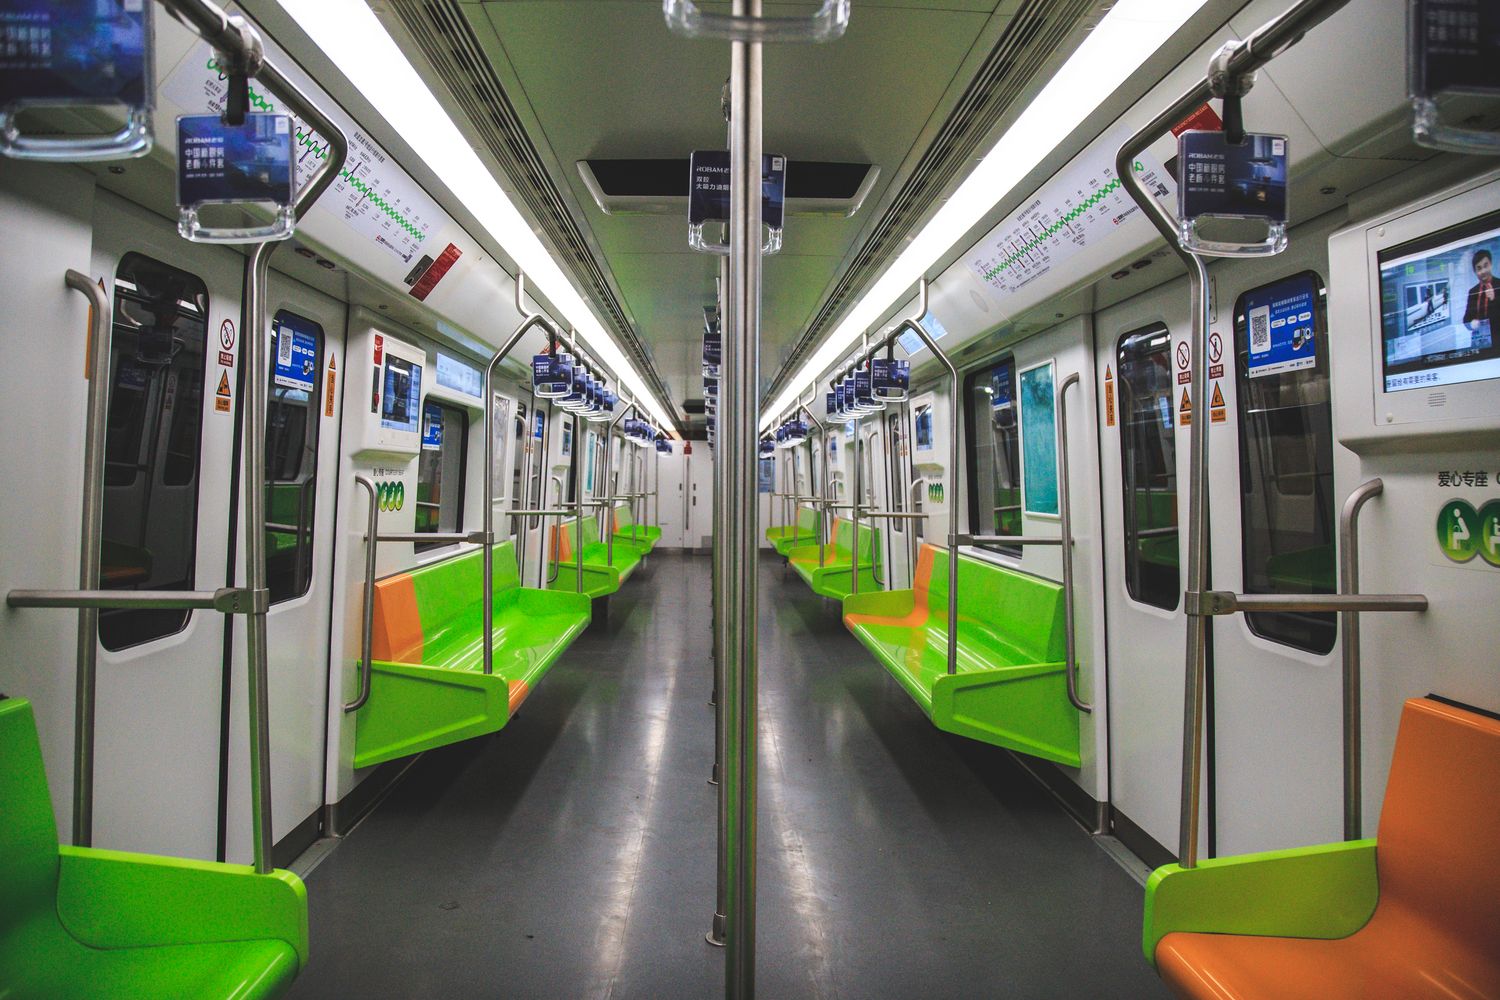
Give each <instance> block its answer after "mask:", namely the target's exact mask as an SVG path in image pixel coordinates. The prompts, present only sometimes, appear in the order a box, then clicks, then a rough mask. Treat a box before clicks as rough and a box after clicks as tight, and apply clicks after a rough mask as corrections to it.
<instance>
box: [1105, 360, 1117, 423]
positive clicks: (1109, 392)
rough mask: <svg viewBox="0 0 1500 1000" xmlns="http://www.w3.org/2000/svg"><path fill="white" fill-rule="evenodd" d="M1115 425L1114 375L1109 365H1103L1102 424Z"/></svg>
mask: <svg viewBox="0 0 1500 1000" xmlns="http://www.w3.org/2000/svg"><path fill="white" fill-rule="evenodd" d="M1114 425H1115V376H1114V372H1112V371H1110V367H1109V365H1105V366H1104V426H1106V427H1113V426H1114Z"/></svg>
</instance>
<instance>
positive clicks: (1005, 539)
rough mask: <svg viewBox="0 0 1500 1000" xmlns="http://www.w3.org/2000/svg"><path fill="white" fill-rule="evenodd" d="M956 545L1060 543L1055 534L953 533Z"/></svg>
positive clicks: (1060, 540) (1061, 541)
mask: <svg viewBox="0 0 1500 1000" xmlns="http://www.w3.org/2000/svg"><path fill="white" fill-rule="evenodd" d="M954 538H955V540H956V541H955V544H958V545H1061V544H1062V543H1063V540H1062V538H1060V537H1058V536H1056V535H955V536H954Z"/></svg>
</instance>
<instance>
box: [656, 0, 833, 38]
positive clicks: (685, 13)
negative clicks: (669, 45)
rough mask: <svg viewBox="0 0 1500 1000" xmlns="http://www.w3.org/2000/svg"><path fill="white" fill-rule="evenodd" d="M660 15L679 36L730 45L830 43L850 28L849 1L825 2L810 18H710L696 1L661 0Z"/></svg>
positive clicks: (721, 15) (726, 16) (736, 16)
mask: <svg viewBox="0 0 1500 1000" xmlns="http://www.w3.org/2000/svg"><path fill="white" fill-rule="evenodd" d="M661 12H662V16H663V17H664V18H666V21H667V27H668V28H670V29H671V30H672V31H673V32H675V33H677V34H679V35H683V36H686V37H688V38H721V39H724V40H726V41H731V42H831V41H834V40H835V39H838V38H841V37H843V34H844V32H845V30H847V29H848V27H849V0H823V5H822V6H821V7H819V8H818V10H817V12H816V13H814V14H813V15H812V16H811V17H753V16H749V15H743V14H710V13H706V12H705V11H703V10H702V9H701V8H700V7H699V6H698V5H697V4H696V3H694V2H693V0H662V5H661Z"/></svg>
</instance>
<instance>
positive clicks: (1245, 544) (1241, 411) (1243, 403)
mask: <svg viewBox="0 0 1500 1000" xmlns="http://www.w3.org/2000/svg"><path fill="white" fill-rule="evenodd" d="M1299 278H1306V279H1309V280H1311V282H1312V283H1313V285H1314V287H1315V288H1316V290H1317V291H1316V294H1315V297H1314V302H1313V351H1314V358H1315V360H1316V364H1314V365H1313V366H1312V367H1311V368H1303V369H1296V370H1293V371H1288V372H1277V373H1273V374H1272V375H1269V376H1263V377H1265V378H1281V377H1286V376H1298V375H1302V374H1303V373H1305V372H1309V371H1310V372H1313V373H1314V374H1315V375H1321V376H1322V378H1323V380H1324V381H1325V383H1327V385H1326V387H1325V391H1324V399H1323V402H1322V404H1321V406H1322V411H1323V412H1322V414H1321V416H1322V417H1323V418H1324V419H1326V433H1325V434H1324V435H1323V443H1325V444H1326V445H1327V448H1328V451H1327V456H1326V458H1327V472H1326V478H1327V481H1328V484H1329V493H1328V496H1327V498H1326V502H1325V503H1323V504H1318V502H1317V499H1316V496H1314V499H1313V505H1314V507H1315V509H1316V508H1318V507H1322V508H1323V509H1325V510H1326V511H1327V513H1328V524H1327V537H1328V545H1329V547H1330V552H1332V553H1333V556H1332V558H1333V566H1332V567H1331V568H1332V571H1333V573H1334V576H1333V580H1332V585H1331V586H1330V588H1329V589H1327V590H1320V589H1314V588H1308V587H1305V586H1299V587H1298V588H1297V589H1296V590H1295V591H1292V590H1275V589H1269V588H1260V587H1258V586H1255V587H1252V584H1251V582H1250V580H1249V576H1248V574H1249V568H1250V565H1251V554H1250V542H1251V538H1250V525H1251V524H1252V518H1251V517H1250V516H1249V515H1248V514H1247V507H1248V506H1249V504H1250V498H1251V496H1252V494H1250V493H1248V492H1247V491H1246V487H1247V485H1248V484H1249V482H1250V476H1251V475H1252V466H1254V465H1255V464H1256V463H1253V462H1252V460H1251V455H1250V447H1249V444H1250V434H1251V429H1252V422H1251V421H1250V420H1249V419H1248V417H1249V414H1248V412H1247V411H1248V410H1249V408H1250V404H1251V402H1252V400H1251V395H1252V393H1251V391H1250V385H1251V383H1252V379H1251V378H1250V376H1249V346H1248V333H1249V331H1248V329H1242V328H1241V326H1240V316H1241V314H1242V312H1244V310H1243V308H1242V307H1243V306H1244V304H1245V300H1246V299H1247V298H1249V297H1250V296H1251V295H1252V294H1254V293H1256V292H1259V291H1261V290H1262V289H1265V288H1269V287H1270V286H1272V285H1279V284H1282V283H1284V282H1288V281H1294V280H1296V279H1299ZM1247 315H1248V314H1247ZM1230 325H1231V328H1232V329H1231V334H1230V335H1231V336H1232V337H1233V338H1234V339H1233V349H1234V378H1235V383H1234V384H1235V416H1236V418H1237V420H1238V421H1239V424H1238V428H1237V432H1238V433H1237V435H1236V437H1237V449H1238V455H1237V458H1238V461H1239V468H1238V475H1239V483H1238V484H1237V485H1238V489H1237V492H1238V493H1239V505H1240V507H1239V509H1240V532H1239V535H1240V584H1241V591H1242V592H1243V593H1247V594H1251V593H1254V594H1282V593H1315V594H1316V593H1327V594H1332V593H1336V592H1337V591H1338V578H1337V572H1338V555H1337V548H1336V540H1337V537H1338V518H1337V514H1336V513H1335V511H1336V510H1337V506H1338V498H1337V496H1336V495H1334V493H1333V490H1332V483H1333V477H1334V469H1333V464H1334V449H1333V442H1334V438H1333V392H1332V388H1333V387H1332V379H1333V374H1332V368H1331V357H1330V355H1331V352H1332V344H1331V339H1332V338H1331V337H1330V335H1329V331H1328V282H1327V281H1325V280H1324V279H1323V276H1322V275H1321V274H1319V273H1318V272H1317V271H1316V270H1315V269H1313V268H1303V269H1302V270H1300V271H1293V272H1291V273H1289V274H1284V275H1281V276H1280V277H1277V278H1274V279H1272V280H1270V281H1263V282H1261V283H1260V284H1257V285H1254V286H1251V287H1249V288H1246V289H1245V290H1244V291H1242V292H1241V293H1240V294H1239V295H1238V296H1237V297H1236V298H1235V300H1234V311H1233V312H1231V313H1230ZM1242 342H1243V344H1244V348H1245V349H1244V351H1243V359H1244V365H1243V366H1242V364H1241V357H1242V351H1241V346H1242ZM1317 405H1318V404H1301V408H1302V409H1304V410H1307V409H1309V408H1311V407H1315V406H1317ZM1317 443H1318V442H1317V441H1316V440H1314V442H1313V443H1312V447H1313V448H1314V449H1316V448H1317ZM1271 453H1272V452H1270V451H1269V450H1268V451H1267V452H1266V454H1271ZM1317 458H1318V456H1317V455H1316V454H1314V455H1313V459H1314V464H1315V465H1316V463H1317ZM1274 475H1275V474H1274V472H1273V477H1274ZM1323 475H1324V474H1323V473H1319V472H1317V471H1316V470H1315V471H1314V473H1313V479H1314V484H1313V487H1312V490H1311V491H1309V492H1310V493H1312V494H1316V491H1317V480H1318V479H1319V478H1322V477H1323ZM1263 485H1264V484H1263ZM1256 495H1260V494H1256ZM1264 527H1265V528H1266V529H1267V532H1266V533H1267V536H1268V537H1269V536H1273V535H1274V530H1273V529H1274V526H1273V525H1271V524H1270V522H1269V520H1267V521H1266V522H1265V524H1264ZM1268 548H1269V545H1268ZM1299 617H1303V618H1306V619H1312V620H1313V621H1314V622H1315V623H1316V624H1315V625H1303V626H1302V627H1303V628H1304V629H1309V630H1315V631H1319V632H1323V633H1324V634H1325V635H1326V641H1325V642H1317V643H1314V642H1312V641H1307V642H1301V641H1297V640H1296V639H1295V638H1293V637H1291V636H1289V635H1286V634H1278V632H1277V628H1278V626H1282V625H1285V624H1286V623H1288V622H1291V621H1294V620H1296V619H1297V618H1299ZM1244 619H1245V627H1246V628H1248V629H1249V630H1250V633H1251V634H1252V635H1254V636H1255V637H1256V638H1259V639H1263V640H1265V641H1266V642H1272V643H1276V644H1277V645H1279V646H1287V647H1289V648H1291V649H1296V650H1300V651H1302V652H1305V653H1311V654H1313V655H1315V656H1327V655H1328V654H1330V653H1332V652H1333V650H1334V648H1335V647H1336V646H1337V645H1338V635H1339V623H1338V615H1337V614H1336V613H1334V612H1310V613H1307V614H1306V615H1302V616H1299V615H1298V613H1297V612H1290V611H1261V612H1254V613H1246V614H1245V615H1244Z"/></svg>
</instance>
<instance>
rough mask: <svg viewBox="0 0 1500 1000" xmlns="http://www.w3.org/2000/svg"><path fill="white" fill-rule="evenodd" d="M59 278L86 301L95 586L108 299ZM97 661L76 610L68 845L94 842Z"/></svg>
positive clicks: (89, 549) (87, 483)
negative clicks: (76, 669)
mask: <svg viewBox="0 0 1500 1000" xmlns="http://www.w3.org/2000/svg"><path fill="white" fill-rule="evenodd" d="M63 280H64V281H65V282H66V283H67V286H68V287H69V288H71V289H73V290H74V291H76V292H82V293H83V295H84V296H85V297H86V298H87V299H88V300H89V351H90V352H91V353H90V354H89V359H88V362H89V395H88V409H87V411H86V415H85V417H84V419H85V421H86V423H85V424H84V427H85V428H86V430H85V432H84V440H83V533H82V535H81V542H80V549H79V552H78V589H79V590H98V589H99V573H100V563H101V556H100V546H101V544H102V543H103V539H104V436H105V431H106V429H107V425H106V423H105V421H106V418H107V414H108V413H109V384H110V371H109V353H110V336H111V334H112V333H113V332H114V313H113V309H114V303H113V302H112V301H111V300H110V297H109V295H108V294H107V293H106V292H105V291H104V289H103V288H100V287H99V286H98V285H96V284H94V282H93V281H91V280H89V276H88V275H86V274H83V273H82V272H79V271H71V270H70V271H68V272H67V273H66V274H65V275H64V276H63ZM98 662H99V609H98V608H79V609H78V678H77V680H76V681H75V684H76V686H77V692H76V698H75V701H74V709H73V844H74V845H75V846H77V847H89V846H92V845H93V842H94V698H95V691H96V684H95V677H96V672H97V667H98Z"/></svg>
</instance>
